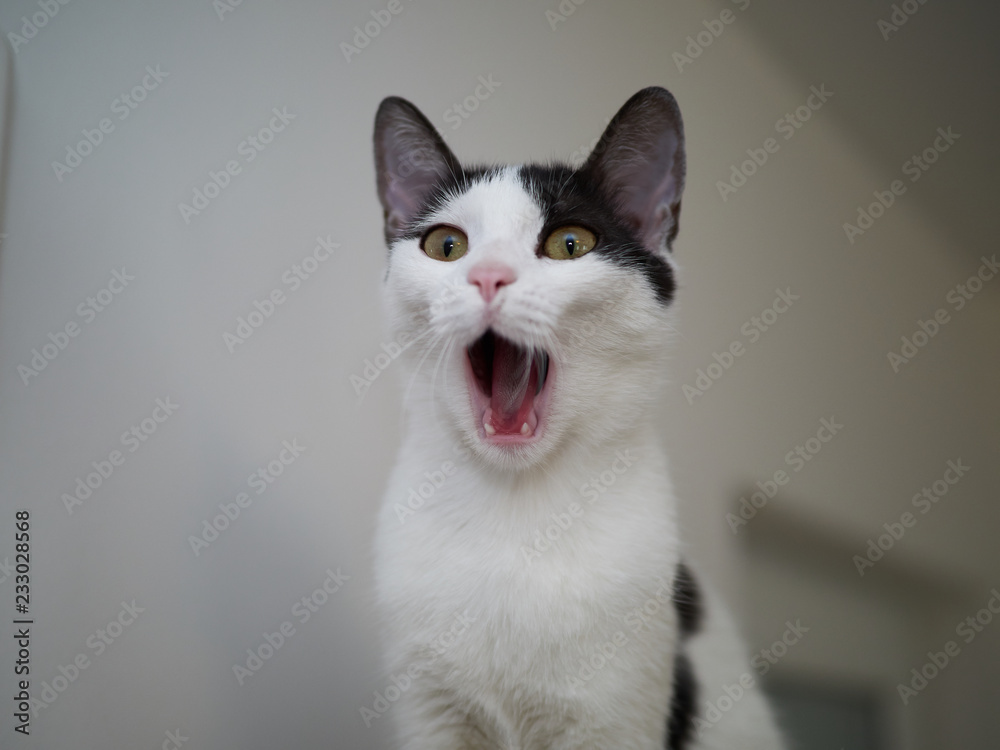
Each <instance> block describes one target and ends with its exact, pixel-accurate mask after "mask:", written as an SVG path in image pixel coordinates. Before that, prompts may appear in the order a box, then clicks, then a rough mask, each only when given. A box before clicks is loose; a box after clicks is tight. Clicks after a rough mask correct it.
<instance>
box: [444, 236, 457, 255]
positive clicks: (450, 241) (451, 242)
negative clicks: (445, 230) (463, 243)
mask: <svg viewBox="0 0 1000 750" xmlns="http://www.w3.org/2000/svg"><path fill="white" fill-rule="evenodd" d="M442 248H443V250H444V257H446V258H447V257H448V256H450V255H451V251H452V250H453V249H454V248H455V238H454V237H452V236H451V235H448V236H447V237H445V238H444V243H443V244H442Z"/></svg>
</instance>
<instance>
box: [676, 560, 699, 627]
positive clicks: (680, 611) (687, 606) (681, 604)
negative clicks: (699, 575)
mask: <svg viewBox="0 0 1000 750" xmlns="http://www.w3.org/2000/svg"><path fill="white" fill-rule="evenodd" d="M673 600H674V607H675V608H676V609H677V617H678V620H679V622H680V631H681V637H682V638H687V637H688V636H691V635H694V634H695V633H697V632H698V628H699V627H700V626H701V618H702V607H701V591H700V590H699V589H698V584H697V582H695V580H694V576H693V575H691V570H690V568H688V566H687V565H685V564H684V563H683V562H682V563H678V565H677V575H676V577H675V578H674V596H673Z"/></svg>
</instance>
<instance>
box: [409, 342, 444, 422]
mask: <svg viewBox="0 0 1000 750" xmlns="http://www.w3.org/2000/svg"><path fill="white" fill-rule="evenodd" d="M429 330H432V329H429ZM444 336H445V335H444V334H443V333H437V335H435V336H434V338H433V339H432V340H431V343H430V346H428V347H427V351H425V352H424V354H423V356H422V357H421V358H420V361H419V362H417V366H416V368H415V369H414V371H413V376H412V377H411V378H410V383H409V385H407V387H406V393H405V394H404V395H403V405H404V406H407V405H408V404H409V403H410V393H411V392H412V391H413V386H414V384H415V383H416V382H417V376H419V375H420V368H421V367H423V366H424V362H425V361H426V359H427V357H428V356H429V355H430V353H431V352H432V351H434V347H436V346H437V345H438V342H439V341H441V340H442V339H443V338H444Z"/></svg>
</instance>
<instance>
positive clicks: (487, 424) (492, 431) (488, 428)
mask: <svg viewBox="0 0 1000 750" xmlns="http://www.w3.org/2000/svg"><path fill="white" fill-rule="evenodd" d="M483 429H484V430H486V434H487V435H496V434H497V430H496V427H494V426H493V425H491V424H490V420H489V417H487V418H486V419H484V420H483Z"/></svg>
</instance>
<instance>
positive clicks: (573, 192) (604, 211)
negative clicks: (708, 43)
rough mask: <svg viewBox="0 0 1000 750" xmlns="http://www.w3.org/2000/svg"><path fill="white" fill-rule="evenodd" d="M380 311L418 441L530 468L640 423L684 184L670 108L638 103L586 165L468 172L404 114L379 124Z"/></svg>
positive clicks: (655, 97) (660, 98) (392, 107)
mask: <svg viewBox="0 0 1000 750" xmlns="http://www.w3.org/2000/svg"><path fill="white" fill-rule="evenodd" d="M375 164H376V171H377V180H378V192H379V198H380V200H381V202H382V206H383V208H384V212H385V237H386V243H387V245H388V246H389V258H388V268H387V272H386V294H387V299H386V302H387V308H388V313H389V318H390V324H391V326H392V328H393V331H394V333H395V335H396V336H397V337H398V340H399V339H401V340H405V341H409V342H412V343H409V345H408V346H407V347H406V350H405V352H404V353H403V355H401V359H402V360H403V361H404V362H405V363H406V371H405V372H404V379H405V382H406V386H407V396H406V399H407V409H408V415H409V419H410V420H411V423H410V430H418V431H419V432H418V434H423V435H425V436H426V437H427V439H429V440H441V439H444V440H455V439H457V440H462V441H463V442H465V443H466V444H468V445H469V446H471V447H472V448H473V450H474V451H475V453H476V454H477V455H478V456H479V457H480V458H481V459H482V460H485V461H487V462H488V463H490V464H492V465H495V466H498V467H503V468H513V469H518V468H525V467H528V466H531V465H536V464H539V463H541V462H544V461H545V460H546V458H547V457H549V456H551V455H553V454H554V453H555V452H557V451H564V450H568V449H572V447H573V446H577V445H586V444H597V443H601V442H603V441H605V440H607V439H609V438H613V437H615V436H617V435H620V434H622V433H623V431H626V430H628V429H629V428H630V427H632V426H634V425H635V424H636V423H637V422H638V421H639V420H641V419H643V418H645V417H646V415H648V413H649V408H650V406H651V404H652V401H653V400H654V399H655V398H656V396H657V391H658V390H659V389H658V385H659V383H660V381H661V379H662V376H663V368H664V359H665V355H664V348H665V346H664V345H665V341H666V336H665V333H666V331H667V330H668V329H669V327H670V326H669V312H668V308H669V306H670V303H671V300H672V298H673V293H674V288H675V282H674V269H673V265H672V262H671V259H670V244H671V242H672V240H673V238H674V236H675V235H676V233H677V222H678V216H679V213H680V206H681V192H682V189H683V185H684V134H683V127H682V124H681V116H680V111H679V109H678V107H677V103H676V101H675V100H674V98H673V96H671V95H670V93H669V92H668V91H666V90H665V89H662V88H655V87H654V88H647V89H643V90H642V91H640V92H639V93H637V94H636V95H635V96H633V97H632V98H631V99H629V100H628V102H626V104H625V105H624V106H623V107H622V108H621V110H619V112H618V114H617V115H615V117H614V118H613V119H612V121H611V122H610V123H609V125H608V127H607V129H606V130H605V131H604V134H603V136H602V137H601V139H600V140H599V141H598V143H597V146H596V147H595V148H594V151H593V153H592V154H591V155H590V157H589V159H588V160H587V162H586V163H585V164H584V165H583V166H582V167H580V168H579V169H576V170H574V169H572V168H570V167H568V166H564V165H550V166H538V165H528V166H515V167H490V168H464V167H462V165H460V164H459V162H458V160H457V159H456V158H455V156H454V155H453V154H452V152H451V151H450V150H449V148H448V147H447V146H446V145H445V143H444V141H443V140H442V139H441V137H440V135H438V133H437V131H436V130H435V129H434V127H433V126H432V125H431V124H430V123H429V122H428V121H427V119H426V118H425V117H424V116H423V115H422V114H421V113H420V112H419V111H418V110H417V109H416V107H414V106H413V105H412V104H410V103H409V102H407V101H405V100H403V99H400V98H397V97H390V98H387V99H385V100H384V101H383V102H382V104H381V106H380V107H379V110H378V114H377V115H376V120H375Z"/></svg>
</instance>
